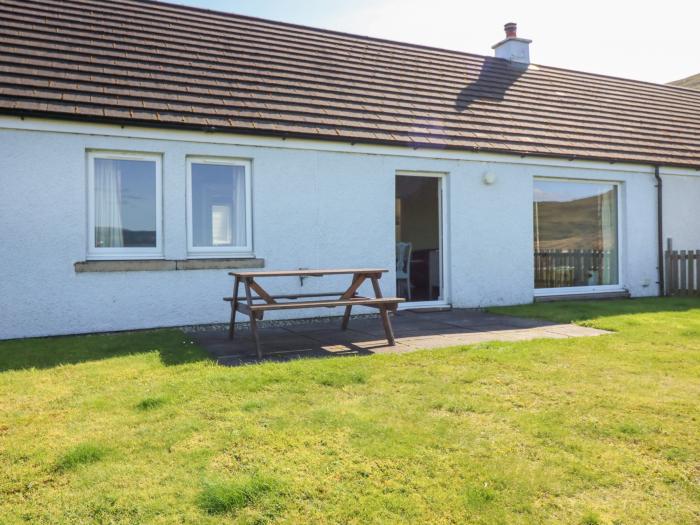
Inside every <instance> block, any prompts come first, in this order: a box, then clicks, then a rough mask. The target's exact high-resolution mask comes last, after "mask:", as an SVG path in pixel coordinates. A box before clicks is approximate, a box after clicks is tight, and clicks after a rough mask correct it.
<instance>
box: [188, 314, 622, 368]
mask: <svg viewBox="0 0 700 525" xmlns="http://www.w3.org/2000/svg"><path fill="white" fill-rule="evenodd" d="M392 326H393V328H394V335H395V337H396V343H397V344H396V346H389V345H388V344H387V341H386V339H384V330H383V328H382V324H381V321H380V320H379V318H367V317H364V318H355V319H351V320H350V325H349V327H348V330H346V331H342V330H340V318H339V317H338V318H337V319H332V320H328V319H325V320H309V321H304V322H293V323H289V324H285V325H284V326H270V327H264V328H260V330H259V332H260V341H261V345H262V350H263V354H264V360H273V361H286V360H290V359H298V358H302V357H331V356H346V355H371V354H388V353H402V352H411V351H414V350H420V349H429V348H442V347H447V346H459V345H469V344H474V343H483V342H488V341H526V340H530V339H539V338H546V339H564V338H568V337H588V336H597V335H602V334H607V333H609V332H606V331H604V330H597V329H595V328H587V327H582V326H577V325H573V324H556V323H551V322H548V321H542V320H538V319H525V318H521V317H511V316H505V315H495V314H489V313H485V312H479V311H474V310H461V309H453V310H450V311H441V312H418V311H402V312H398V313H397V314H396V315H393V316H392ZM191 335H192V337H193V338H194V339H195V340H196V341H197V342H198V343H199V344H200V345H202V346H203V347H204V348H205V349H206V350H207V351H209V352H210V353H211V354H212V355H213V356H214V357H215V358H216V359H217V361H218V362H219V363H220V364H222V365H229V366H236V365H241V364H246V363H255V362H258V359H257V357H256V355H255V344H254V342H253V338H252V335H251V333H250V330H249V329H247V328H237V329H236V336H235V338H234V340H233V341H229V339H228V334H227V332H226V330H222V329H221V328H218V329H211V330H202V331H196V332H193V333H192V334H191Z"/></svg>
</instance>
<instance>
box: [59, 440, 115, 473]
mask: <svg viewBox="0 0 700 525" xmlns="http://www.w3.org/2000/svg"><path fill="white" fill-rule="evenodd" d="M107 452H108V451H107V448H106V447H104V446H102V445H97V444H95V443H82V444H80V445H78V446H76V447H74V448H72V449H71V450H69V451H68V452H66V453H65V454H64V455H63V456H61V458H60V459H59V460H58V462H57V463H56V470H59V471H60V470H73V469H75V468H77V467H79V466H80V465H89V464H91V463H97V462H98V461H100V460H101V459H102V458H104V457H105V456H106V455H107Z"/></svg>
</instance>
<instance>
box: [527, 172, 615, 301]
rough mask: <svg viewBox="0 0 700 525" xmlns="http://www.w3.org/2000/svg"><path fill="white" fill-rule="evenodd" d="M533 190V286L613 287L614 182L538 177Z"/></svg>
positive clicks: (537, 288)
mask: <svg viewBox="0 0 700 525" xmlns="http://www.w3.org/2000/svg"><path fill="white" fill-rule="evenodd" d="M534 190H535V191H534V199H533V201H534V203H533V213H534V252H535V283H534V284H535V289H536V291H537V290H539V291H544V290H552V291H557V290H559V291H561V292H566V291H576V290H577V289H582V291H584V290H586V289H593V288H600V287H617V286H618V285H619V284H620V267H619V233H618V232H619V227H618V225H619V209H618V200H619V186H618V184H615V183H609V182H583V181H571V180H566V181H565V180H553V179H549V180H548V179H537V180H535V184H534Z"/></svg>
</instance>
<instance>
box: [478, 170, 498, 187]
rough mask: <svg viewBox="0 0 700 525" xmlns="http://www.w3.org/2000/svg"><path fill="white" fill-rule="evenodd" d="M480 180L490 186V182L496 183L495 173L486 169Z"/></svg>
mask: <svg viewBox="0 0 700 525" xmlns="http://www.w3.org/2000/svg"><path fill="white" fill-rule="evenodd" d="M481 182H483V183H484V184H486V185H487V186H491V185H492V184H495V183H496V175H494V174H493V173H491V172H490V171H487V172H486V173H484V175H483V176H482V177H481Z"/></svg>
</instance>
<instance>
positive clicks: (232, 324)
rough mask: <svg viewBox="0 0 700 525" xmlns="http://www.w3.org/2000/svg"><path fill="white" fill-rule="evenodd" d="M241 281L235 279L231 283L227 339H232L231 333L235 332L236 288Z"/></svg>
mask: <svg viewBox="0 0 700 525" xmlns="http://www.w3.org/2000/svg"><path fill="white" fill-rule="evenodd" d="M240 282H241V280H240V279H239V278H238V277H236V279H235V280H234V281H233V297H232V298H231V319H230V320H229V325H228V338H229V339H233V333H234V331H235V330H236V310H237V309H238V308H237V306H238V287H239V285H240Z"/></svg>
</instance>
